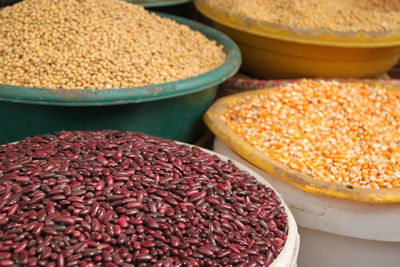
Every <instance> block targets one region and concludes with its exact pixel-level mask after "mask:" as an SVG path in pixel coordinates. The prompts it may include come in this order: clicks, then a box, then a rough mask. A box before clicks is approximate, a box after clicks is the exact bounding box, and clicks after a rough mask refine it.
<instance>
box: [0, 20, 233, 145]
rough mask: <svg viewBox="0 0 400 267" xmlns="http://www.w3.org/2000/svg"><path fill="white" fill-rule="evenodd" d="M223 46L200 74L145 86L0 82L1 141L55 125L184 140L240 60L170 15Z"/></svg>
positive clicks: (221, 38) (213, 35)
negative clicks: (221, 57)
mask: <svg viewBox="0 0 400 267" xmlns="http://www.w3.org/2000/svg"><path fill="white" fill-rule="evenodd" d="M159 15H160V16H163V17H168V18H171V19H174V20H176V21H177V22H179V23H181V24H186V25H188V26H189V27H191V28H192V29H194V30H198V31H200V32H202V33H203V34H204V35H206V36H207V37H208V38H209V39H212V40H216V41H217V42H218V43H219V44H221V45H223V46H224V50H225V53H226V54H227V60H226V62H225V63H224V64H223V65H221V66H219V67H218V68H216V69H214V70H212V71H210V72H207V73H205V74H202V75H199V76H195V77H192V78H189V79H185V80H180V81H176V82H170V83H163V84H156V85H149V86H144V87H132V88H120V89H101V90H63V89H45V88H28V87H21V86H12V85H4V84H0V122H1V126H0V143H9V142H13V141H17V140H22V139H23V138H25V137H27V136H35V135H39V134H45V133H51V132H54V131H58V130H101V129H117V130H121V131H139V132H145V133H147V134H151V135H156V136H160V137H166V138H171V139H175V140H179V141H183V142H193V141H194V140H196V139H197V138H198V137H199V136H200V135H201V133H202V129H203V127H204V126H203V125H202V124H201V117H202V115H203V113H204V112H205V111H206V110H207V108H208V107H209V106H210V105H211V103H212V101H213V100H214V98H215V95H216V92H217V88H218V85H219V84H221V83H222V82H223V81H225V80H226V79H228V78H230V77H231V76H233V75H234V74H235V73H236V72H237V70H238V69H239V66H240V64H241V56H240V51H239V49H238V47H237V46H236V44H235V43H234V42H233V41H232V40H231V39H230V38H229V37H227V36H226V35H224V34H222V33H220V32H218V31H216V30H214V29H212V28H210V27H208V26H205V25H203V24H200V23H197V22H194V21H191V20H188V19H184V18H180V17H175V16H171V15H166V14H161V13H159Z"/></svg>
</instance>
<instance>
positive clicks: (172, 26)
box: [0, 0, 225, 89]
mask: <svg viewBox="0 0 400 267" xmlns="http://www.w3.org/2000/svg"><path fill="white" fill-rule="evenodd" d="M224 61H225V54H224V52H223V48H222V47H221V46H219V45H217V43H216V42H215V41H211V40H209V39H207V38H206V37H205V36H204V35H202V34H201V33H199V32H197V31H193V30H191V29H190V28H189V27H187V26H185V25H180V24H178V23H176V22H174V21H173V20H170V19H166V18H161V17H159V16H157V15H155V14H152V13H149V12H148V11H146V10H145V9H144V8H142V7H140V6H136V5H133V4H130V3H126V2H124V1H118V0H84V1H82V0H24V1H22V2H20V3H18V4H15V5H13V6H9V7H6V8H4V9H2V10H0V84H1V83H3V84H11V85H19V86H28V87H44V88H62V89H104V88H124V87H134V86H143V85H149V84H159V83H165V82H171V81H176V80H181V79H185V78H189V77H193V76H196V75H200V74H203V73H205V72H207V71H210V70H212V69H214V68H216V67H218V66H219V65H221V64H223V63H224Z"/></svg>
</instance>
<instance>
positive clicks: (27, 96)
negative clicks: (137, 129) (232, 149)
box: [0, 13, 241, 106]
mask: <svg viewBox="0 0 400 267" xmlns="http://www.w3.org/2000/svg"><path fill="white" fill-rule="evenodd" d="M157 14H158V15H160V16H162V17H167V18H170V19H173V20H175V21H177V22H178V23H181V24H185V25H187V26H189V27H190V28H192V29H193V30H197V31H199V32H201V33H202V34H204V35H205V36H207V37H208V38H209V39H211V40H215V41H217V43H218V44H221V45H223V46H224V51H225V53H226V56H227V59H226V61H225V63H224V64H222V65H221V66H219V67H217V68H215V69H214V70H211V71H209V72H207V73H204V74H201V75H198V76H195V77H191V78H188V79H184V80H179V81H174V82H169V83H162V84H154V85H148V86H142V87H131V88H116V89H98V90H96V89H85V90H83V89H73V90H68V89H47V88H30V87H23V86H14V85H6V84H0V100H2V101H8V102H16V103H29V104H44V105H55V106H105V105H120V104H128V103H142V102H149V101H154V100H160V99H167V98H172V97H176V96H182V95H187V94H191V93H195V92H199V91H202V90H204V89H206V88H210V87H213V86H217V85H219V84H221V83H222V82H224V81H225V80H227V79H228V78H230V77H232V76H233V75H234V74H235V73H236V72H237V71H238V69H239V67H240V64H241V54H240V50H239V48H238V47H237V45H236V44H235V43H234V42H233V41H232V39H230V38H229V37H228V36H226V35H225V34H223V33H221V32H219V31H217V30H214V29H213V28H211V27H208V26H206V25H203V24H201V23H198V22H195V21H192V20H189V19H184V18H181V17H177V16H172V15H167V14H163V13H157Z"/></svg>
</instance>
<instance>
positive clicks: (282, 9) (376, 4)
mask: <svg viewBox="0 0 400 267" xmlns="http://www.w3.org/2000/svg"><path fill="white" fill-rule="evenodd" d="M213 3H216V4H217V5H219V6H221V7H223V8H225V9H227V10H229V11H231V12H233V13H236V14H239V15H243V16H247V17H251V18H254V19H258V20H264V21H268V22H271V23H278V24H284V25H289V26H292V27H300V28H310V29H325V30H333V31H352V32H357V31H368V32H376V31H392V30H397V31H399V30H400V1H398V0H214V1H213Z"/></svg>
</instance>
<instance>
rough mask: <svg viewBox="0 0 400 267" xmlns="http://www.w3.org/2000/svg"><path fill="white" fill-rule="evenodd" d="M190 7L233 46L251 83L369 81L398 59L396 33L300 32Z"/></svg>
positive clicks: (399, 35) (200, 0)
mask: <svg viewBox="0 0 400 267" xmlns="http://www.w3.org/2000/svg"><path fill="white" fill-rule="evenodd" d="M195 5H196V8H197V9H198V10H199V11H200V12H201V13H202V14H203V15H204V16H206V17H207V18H209V19H211V20H212V21H213V22H214V25H215V27H216V28H217V29H219V30H221V31H223V32H225V33H226V34H227V35H229V36H230V37H232V39H234V40H235V41H236V43H237V44H238V45H239V47H240V49H241V51H242V54H243V66H242V67H243V71H245V72H247V73H248V74H251V75H254V76H257V77H261V78H295V77H352V78H362V77H375V76H378V75H380V74H382V73H385V72H387V71H388V70H389V69H390V68H391V67H392V66H394V65H395V64H396V62H397V61H398V60H399V58H400V32H382V33H363V32H357V33H355V32H333V31H323V30H310V29H300V28H293V27H289V26H286V25H279V24H273V23H268V22H262V21H258V20H255V19H252V18H248V17H244V16H238V15H235V14H232V13H231V12H230V11H229V10H224V9H222V8H220V7H218V6H216V5H215V4H213V1H212V0H195Z"/></svg>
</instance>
